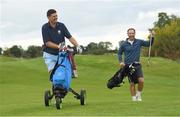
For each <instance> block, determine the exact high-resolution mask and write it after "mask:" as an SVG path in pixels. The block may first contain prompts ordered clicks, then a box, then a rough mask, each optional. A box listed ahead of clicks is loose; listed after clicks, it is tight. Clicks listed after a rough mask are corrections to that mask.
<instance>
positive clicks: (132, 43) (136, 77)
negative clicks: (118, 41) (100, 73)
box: [118, 28, 155, 101]
mask: <svg viewBox="0 0 180 117" xmlns="http://www.w3.org/2000/svg"><path fill="white" fill-rule="evenodd" d="M135 32H136V31H135V29H134V28H129V29H128V30H127V34H128V38H127V39H126V41H125V42H124V43H123V44H122V45H121V46H120V48H119V51H118V59H119V63H120V67H124V66H125V65H131V64H132V63H135V64H136V66H135V67H136V70H135V72H134V73H133V74H131V75H129V76H128V79H129V81H130V92H131V96H132V101H142V98H141V92H142V90H143V86H144V78H143V71H142V67H141V64H140V61H139V60H140V51H141V47H142V46H144V47H149V46H150V41H144V40H140V39H136V38H135ZM154 36H155V33H154V32H153V31H152V32H151V34H150V38H151V45H152V44H153V41H154ZM123 53H124V61H123V59H122V54H123ZM137 83H138V90H137V92H136V88H135V84H137Z"/></svg>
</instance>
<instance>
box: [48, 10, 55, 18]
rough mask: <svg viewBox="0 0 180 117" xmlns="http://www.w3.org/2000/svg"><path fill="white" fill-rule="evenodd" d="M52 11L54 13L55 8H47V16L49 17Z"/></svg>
mask: <svg viewBox="0 0 180 117" xmlns="http://www.w3.org/2000/svg"><path fill="white" fill-rule="evenodd" d="M53 13H56V10H54V9H49V10H48V11H47V17H49V16H50V15H51V14H53Z"/></svg>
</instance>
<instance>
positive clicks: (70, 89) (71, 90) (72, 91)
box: [69, 88, 80, 99]
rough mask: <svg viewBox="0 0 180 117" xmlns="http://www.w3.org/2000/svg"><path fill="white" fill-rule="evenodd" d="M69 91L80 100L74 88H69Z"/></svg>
mask: <svg viewBox="0 0 180 117" xmlns="http://www.w3.org/2000/svg"><path fill="white" fill-rule="evenodd" d="M69 91H70V92H71V93H73V94H74V95H75V96H74V97H75V98H77V99H80V95H79V94H78V93H77V92H76V91H74V90H73V89H72V88H69Z"/></svg>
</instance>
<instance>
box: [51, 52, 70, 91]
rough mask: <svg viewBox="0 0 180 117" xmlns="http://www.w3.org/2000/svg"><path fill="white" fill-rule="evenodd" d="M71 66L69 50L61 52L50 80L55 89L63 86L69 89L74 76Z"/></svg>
mask: <svg viewBox="0 0 180 117" xmlns="http://www.w3.org/2000/svg"><path fill="white" fill-rule="evenodd" d="M71 68H72V66H71V63H70V59H69V54H68V52H66V51H62V52H59V55H58V61H57V63H56V65H55V67H54V69H53V71H52V72H51V75H50V80H51V82H52V84H53V87H54V88H55V89H56V88H63V89H65V90H66V91H68V90H69V88H70V84H71V77H72V69H71Z"/></svg>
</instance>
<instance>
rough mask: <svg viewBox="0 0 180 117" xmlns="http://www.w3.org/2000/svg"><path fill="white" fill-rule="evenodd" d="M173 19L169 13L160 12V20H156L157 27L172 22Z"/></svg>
mask: <svg viewBox="0 0 180 117" xmlns="http://www.w3.org/2000/svg"><path fill="white" fill-rule="evenodd" d="M170 22H171V19H170V17H169V16H168V15H167V13H164V12H161V13H159V14H158V21H157V22H155V23H154V24H155V27H159V28H163V27H164V26H165V25H167V24H170Z"/></svg>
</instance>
